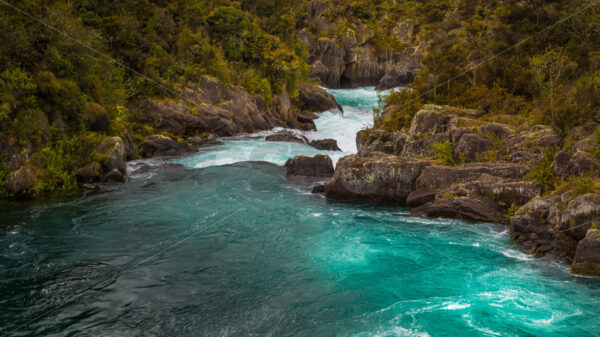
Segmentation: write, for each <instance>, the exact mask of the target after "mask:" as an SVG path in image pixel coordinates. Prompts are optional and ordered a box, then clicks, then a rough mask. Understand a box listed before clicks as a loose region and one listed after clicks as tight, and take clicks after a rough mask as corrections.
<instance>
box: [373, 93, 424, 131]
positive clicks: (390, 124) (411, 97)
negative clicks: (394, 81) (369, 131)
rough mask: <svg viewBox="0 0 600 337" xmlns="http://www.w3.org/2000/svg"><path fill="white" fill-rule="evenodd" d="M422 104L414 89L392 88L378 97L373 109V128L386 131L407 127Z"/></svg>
mask: <svg viewBox="0 0 600 337" xmlns="http://www.w3.org/2000/svg"><path fill="white" fill-rule="evenodd" d="M422 106H423V103H422V101H421V99H420V97H418V96H417V95H416V94H415V92H414V91H412V90H409V89H404V88H401V89H397V90H392V91H391V92H390V93H388V94H387V95H383V96H380V97H379V107H378V108H377V109H375V115H376V116H375V125H374V127H375V128H383V129H385V130H386V131H388V132H393V131H399V130H402V129H404V128H409V127H410V124H411V122H412V119H413V117H414V116H415V114H416V113H417V111H419V109H420V108H421V107H422Z"/></svg>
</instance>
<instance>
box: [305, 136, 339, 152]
mask: <svg viewBox="0 0 600 337" xmlns="http://www.w3.org/2000/svg"><path fill="white" fill-rule="evenodd" d="M309 145H310V146H312V147H314V148H315V149H317V150H324V151H342V150H341V149H340V148H339V147H338V145H337V141H336V140H335V139H321V140H313V141H311V142H310V143H309Z"/></svg>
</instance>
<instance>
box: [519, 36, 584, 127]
mask: <svg viewBox="0 0 600 337" xmlns="http://www.w3.org/2000/svg"><path fill="white" fill-rule="evenodd" d="M529 63H530V65H531V68H532V70H533V74H534V78H535V81H536V82H537V84H538V85H539V86H540V88H541V89H542V91H543V94H544V95H545V96H546V97H547V98H548V100H549V101H550V111H551V112H552V123H553V124H555V122H556V116H555V114H554V110H555V109H554V96H555V93H556V88H557V87H558V84H559V80H560V79H561V78H562V76H564V75H565V74H566V73H568V72H569V71H571V70H573V69H574V68H576V67H577V64H576V63H575V62H573V61H571V60H570V58H569V57H568V56H566V55H565V53H564V51H563V49H562V48H557V49H552V48H549V49H547V50H546V52H545V53H544V54H540V55H537V56H534V57H532V58H531V59H530V62H529Z"/></svg>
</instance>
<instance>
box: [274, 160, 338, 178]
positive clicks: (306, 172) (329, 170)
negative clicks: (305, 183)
mask: <svg viewBox="0 0 600 337" xmlns="http://www.w3.org/2000/svg"><path fill="white" fill-rule="evenodd" d="M284 167H285V168H286V176H287V177H292V176H302V177H317V178H326V177H331V176H333V173H334V168H333V162H332V161H331V158H329V156H324V155H316V156H314V157H306V156H297V157H294V158H291V159H288V161H287V162H286V163H285V166H284Z"/></svg>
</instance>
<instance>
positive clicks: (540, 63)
mask: <svg viewBox="0 0 600 337" xmlns="http://www.w3.org/2000/svg"><path fill="white" fill-rule="evenodd" d="M8 2H9V3H11V4H12V5H13V6H15V7H17V8H19V9H21V10H23V11H24V12H26V13H29V14H31V15H32V16H34V17H36V18H39V19H42V20H43V21H44V22H46V23H47V24H49V25H51V26H52V27H56V28H57V29H58V30H60V31H61V32H64V33H65V34H66V35H65V34H61V33H59V32H57V31H56V30H53V29H51V28H49V27H48V26H45V25H44V24H41V23H40V22H36V21H34V20H32V19H31V18H29V17H27V16H25V15H23V13H19V12H18V11H16V10H15V9H13V8H10V7H9V6H6V5H5V4H0V42H1V44H2V45H1V46H0V97H1V99H0V149H4V150H5V151H0V185H1V186H3V185H4V183H5V181H6V178H7V176H8V174H9V172H10V171H11V168H10V165H9V160H10V158H8V157H10V155H11V154H12V153H14V152H15V151H16V152H20V153H26V156H25V157H27V158H28V162H29V163H31V164H33V168H34V169H35V171H36V172H35V173H36V176H38V178H39V179H37V180H36V186H35V187H34V189H33V192H34V193H36V194H40V193H44V192H47V191H54V190H72V189H74V188H76V186H77V185H76V183H75V180H74V173H75V171H76V169H77V168H78V167H80V166H81V165H82V164H85V163H87V162H89V161H90V160H93V159H98V154H96V153H95V152H94V151H93V149H94V148H95V146H96V145H97V144H98V143H99V141H100V140H101V139H103V138H105V137H106V136H108V135H122V134H123V132H124V131H127V132H129V134H131V135H132V136H133V137H134V138H136V135H140V134H144V135H146V134H150V133H152V132H153V130H152V128H151V127H150V126H147V125H139V124H137V123H133V122H132V121H131V118H130V113H129V110H128V106H129V103H131V102H132V101H134V100H135V99H136V98H138V97H141V96H152V97H162V96H171V97H173V96H174V93H173V91H174V92H180V91H181V90H182V89H183V88H184V87H185V86H186V85H187V84H189V83H193V82H195V81H198V80H199V79H200V78H201V77H202V76H205V75H210V76H213V77H215V78H217V79H219V80H221V81H223V82H225V83H228V84H233V85H236V86H239V87H241V88H243V89H244V90H245V91H247V92H248V93H250V94H258V95H260V96H262V97H263V98H264V99H265V102H267V103H270V102H271V100H272V97H273V95H274V94H277V93H283V92H287V93H289V94H291V95H292V96H293V95H295V94H296V88H295V85H296V83H297V82H299V81H306V79H307V76H308V73H309V68H308V66H307V64H306V59H307V57H308V55H309V51H308V48H307V46H306V45H304V44H303V43H301V42H300V41H299V39H298V36H297V32H298V31H299V30H300V29H302V28H306V29H308V30H309V31H311V32H316V31H317V29H316V27H315V25H314V22H311V21H310V20H308V19H307V18H308V17H309V16H310V15H311V14H310V13H309V11H308V10H307V8H308V7H310V6H307V3H308V2H309V1H308V0H302V1H292V0H239V1H232V0H180V1H167V0H125V1H111V2H106V1H99V0H77V1H72V0H70V1H67V0H44V1H42V0H20V1H16V0H10V1H8ZM321 2H322V4H323V5H324V6H325V7H326V8H325V11H324V15H325V16H326V17H327V18H328V19H329V22H331V23H334V24H333V25H331V27H330V29H329V31H327V32H322V31H321V32H320V33H319V34H321V35H330V36H334V35H338V36H341V35H342V34H343V32H344V31H345V30H344V29H345V27H344V26H345V25H347V24H350V23H351V22H356V21H357V20H359V21H360V22H362V23H364V24H365V26H367V27H368V29H369V30H370V33H369V34H372V37H371V38H370V41H371V43H372V44H374V45H376V46H377V47H378V48H379V49H381V50H402V49H403V48H404V47H405V46H406V45H407V44H410V45H412V46H422V47H424V48H425V47H426V50H427V52H426V53H425V55H426V56H425V58H424V60H423V65H424V68H423V69H422V70H421V71H420V72H419V73H418V74H417V76H416V79H415V83H414V85H413V86H412V91H397V92H395V93H394V94H392V95H390V96H388V97H387V98H386V101H385V102H383V103H384V104H383V106H382V109H381V111H380V112H384V110H385V112H386V114H385V116H384V118H381V119H379V120H378V121H377V123H376V124H377V125H376V126H377V127H383V128H385V129H387V130H389V131H394V130H400V129H402V128H404V127H406V126H407V125H408V123H409V122H410V120H411V117H412V115H413V114H414V113H415V112H416V111H417V110H418V109H419V108H420V107H421V106H422V105H423V104H425V103H436V104H447V105H453V106H460V107H465V108H475V109H479V110H482V111H484V112H486V115H485V116H484V119H488V120H492V121H493V120H496V121H502V122H504V123H510V124H513V125H517V126H521V127H526V126H528V125H534V124H540V123H541V124H547V125H552V126H553V127H554V129H555V130H556V131H557V132H558V133H559V134H560V135H561V137H562V138H563V139H564V142H565V146H568V144H569V142H570V143H572V142H574V141H575V140H574V138H576V137H575V136H577V135H574V132H573V131H572V130H574V128H576V127H577V126H579V125H582V124H585V123H587V122H588V121H590V120H594V119H595V120H598V119H600V103H599V102H600V101H599V100H598V98H597V97H599V94H600V69H599V67H598V66H599V63H600V5H599V6H591V7H590V8H587V7H588V6H590V5H592V4H593V1H592V0H567V1H557V0H521V1H506V0H495V1H482V0H430V1H409V0H406V1H398V0H375V1H373V0H323V1H321ZM586 8H587V9H586ZM582 9H585V10H583V11H582V12H581V13H576V12H578V11H581V10H582ZM572 14H576V15H575V16H573V17H572V18H570V19H567V20H565V21H564V22H561V20H562V19H564V18H566V17H568V16H570V15H572ZM406 19H410V20H411V22H412V23H413V24H414V29H413V31H412V33H411V39H412V40H411V41H405V40H404V41H401V39H399V38H398V34H397V32H396V31H395V29H396V27H397V24H398V22H400V21H402V20H406ZM557 22H561V23H560V24H558V25H556V26H553V27H552V28H550V29H548V30H547V31H545V32H543V33H542V34H539V35H535V37H534V38H531V39H528V40H526V41H525V42H524V43H519V42H521V41H523V40H524V39H526V38H528V37H530V36H532V35H534V34H536V33H537V32H539V31H541V30H542V29H544V28H545V27H550V26H552V25H554V24H555V23H557ZM77 41H79V42H77ZM338 41H339V40H338ZM86 45H87V46H90V47H92V48H93V49H95V50H96V52H93V51H90V50H89V48H87V47H86ZM515 45H516V47H514V48H512V49H509V50H507V49H508V48H510V47H511V46H515ZM496 55H497V56H496ZM111 59H114V60H117V61H118V63H116V62H113V61H112V60H111ZM484 61H485V62H484ZM140 74H143V75H144V76H141V75H140ZM165 88H170V89H171V91H170V90H165ZM103 111H106V112H107V113H108V116H109V123H108V128H106V129H102V130H100V131H98V130H97V128H95V127H94V125H95V124H96V122H97V119H98V116H99V115H101V114H102V113H103ZM599 135H600V132H599ZM599 143H600V142H599ZM442 145H443V146H446V148H444V147H443V146H442ZM447 147H448V144H446V145H444V144H441V145H440V147H439V149H437V152H439V153H441V154H442V155H443V153H447V152H448V151H447V150H448V149H447ZM6 149H10V150H6ZM444 151H445V152H444ZM595 155H596V156H597V157H600V152H599V151H596V153H595ZM548 162H551V160H548ZM22 164H23V163H21V165H22ZM13 166H14V165H13ZM13 169H14V168H13ZM546 171H548V170H547V168H546V169H545V170H544V169H543V168H542V169H540V172H546ZM0 190H2V189H0Z"/></svg>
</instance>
